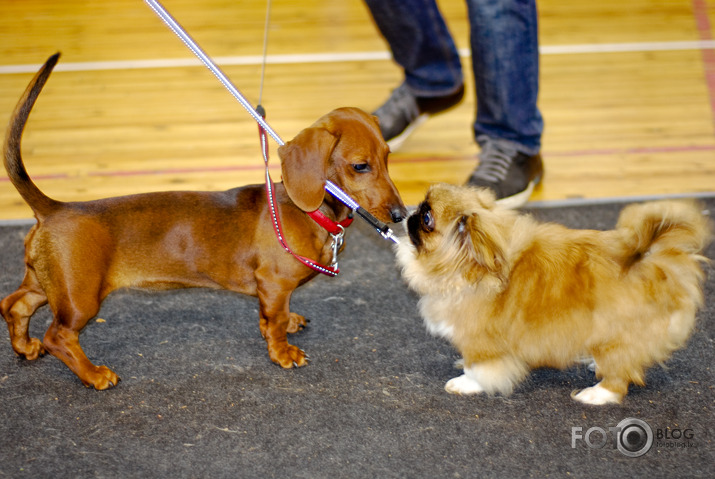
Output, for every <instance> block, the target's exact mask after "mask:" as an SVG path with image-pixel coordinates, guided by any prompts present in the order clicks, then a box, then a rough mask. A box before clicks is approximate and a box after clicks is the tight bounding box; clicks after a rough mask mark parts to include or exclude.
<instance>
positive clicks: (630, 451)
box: [616, 417, 653, 457]
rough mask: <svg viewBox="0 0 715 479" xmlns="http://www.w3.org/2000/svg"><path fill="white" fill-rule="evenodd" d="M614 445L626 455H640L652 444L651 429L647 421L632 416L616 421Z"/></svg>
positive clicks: (648, 449)
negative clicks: (616, 433)
mask: <svg viewBox="0 0 715 479" xmlns="http://www.w3.org/2000/svg"><path fill="white" fill-rule="evenodd" d="M618 429H619V431H618V437H617V439H616V445H617V447H618V450H619V451H621V453H622V454H623V455H625V456H628V457H640V456H642V455H643V454H645V453H646V452H648V451H650V448H651V446H652V445H653V430H652V429H651V428H650V426H649V425H648V423H647V422H645V421H641V420H640V419H634V418H632V417H629V418H626V419H624V420H623V421H621V422H619V423H618Z"/></svg>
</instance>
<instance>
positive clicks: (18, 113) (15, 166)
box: [3, 53, 61, 221]
mask: <svg viewBox="0 0 715 479" xmlns="http://www.w3.org/2000/svg"><path fill="white" fill-rule="evenodd" d="M59 58H60V54H59V53H55V54H54V55H52V56H51V57H50V58H48V59H47V61H46V62H45V64H44V65H43V66H42V68H40V71H38V72H37V74H35V77H34V78H33V79H32V81H31V82H30V84H29V85H28V86H27V89H26V90H25V93H23V95H22V97H21V98H20V101H19V102H18V103H17V106H16V107H15V111H14V112H13V113H12V117H11V118H10V125H9V126H8V130H7V134H6V135H5V145H4V148H3V151H4V152H5V169H6V170H7V174H8V176H9V177H10V181H11V182H12V184H13V185H14V186H15V188H17V191H18V192H19V193H20V196H22V198H23V199H24V200H25V202H26V203H27V204H28V205H29V206H30V208H32V211H33V212H34V213H35V217H36V218H37V220H38V221H41V220H42V219H43V218H45V217H46V216H47V215H49V214H50V213H52V212H53V211H55V210H56V209H57V207H58V206H59V205H61V203H60V202H59V201H56V200H53V199H52V198H50V197H48V196H47V195H45V194H44V193H43V192H42V191H40V189H39V188H38V187H37V185H35V183H33V181H32V180H31V179H30V176H29V175H28V174H27V170H26V169H25V165H24V164H23V162H22V154H21V152H20V142H21V140H22V132H23V131H24V129H25V124H26V123H27V118H28V117H29V116H30V111H31V110H32V107H33V105H34V104H35V101H37V97H38V96H39V95H40V92H41V91H42V87H44V86H45V83H46V82H47V79H48V78H49V77H50V73H52V69H53V68H54V67H55V65H56V64H57V60H58V59H59Z"/></svg>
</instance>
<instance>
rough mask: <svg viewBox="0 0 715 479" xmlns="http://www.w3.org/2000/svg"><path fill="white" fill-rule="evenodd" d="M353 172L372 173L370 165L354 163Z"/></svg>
mask: <svg viewBox="0 0 715 479" xmlns="http://www.w3.org/2000/svg"><path fill="white" fill-rule="evenodd" d="M352 166H353V170H355V171H357V172H358V173H367V172H369V171H370V165H368V164H367V163H353V165H352Z"/></svg>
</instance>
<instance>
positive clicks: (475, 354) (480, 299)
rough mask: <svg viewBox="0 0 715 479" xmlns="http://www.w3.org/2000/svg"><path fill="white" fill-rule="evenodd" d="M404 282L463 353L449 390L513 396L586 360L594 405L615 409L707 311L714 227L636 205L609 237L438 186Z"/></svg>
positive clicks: (433, 326) (666, 207)
mask: <svg viewBox="0 0 715 479" xmlns="http://www.w3.org/2000/svg"><path fill="white" fill-rule="evenodd" d="M407 230H408V234H409V238H410V241H409V242H408V241H402V242H401V243H400V245H399V247H398V261H399V263H401V265H402V267H403V276H404V278H405V279H406V280H407V282H408V284H409V285H410V287H411V288H412V289H414V290H415V291H417V292H418V293H419V294H420V295H421V298H420V302H419V308H420V313H421V315H422V317H423V318H424V321H425V325H426V326H427V329H428V330H429V331H430V332H431V333H433V334H435V335H438V336H442V337H445V338H447V339H449V340H450V341H451V342H452V343H453V344H454V346H455V347H456V348H457V349H458V350H459V352H460V353H461V354H462V356H463V364H464V374H463V375H462V376H459V377H457V378H454V379H452V380H450V381H449V382H448V383H447V385H446V386H445V388H446V389H447V391H449V392H451V393H456V394H474V393H480V392H487V393H495V392H500V393H503V394H509V393H510V392H511V391H512V389H513V388H514V386H515V385H516V384H518V382H520V381H521V380H522V379H523V378H524V377H525V376H526V375H527V373H528V371H529V370H530V369H532V368H538V367H555V368H565V367H568V366H570V365H571V364H573V363H574V362H576V361H578V360H579V359H583V358H585V357H593V359H594V360H595V364H596V369H595V370H596V376H597V377H598V378H600V379H602V380H601V382H600V383H598V384H597V385H596V386H593V387H590V388H586V389H584V390H583V391H581V392H579V393H578V394H575V396H574V398H575V399H577V400H579V401H582V402H585V403H589V404H604V403H609V402H620V401H621V399H622V398H623V396H625V394H626V393H627V391H628V385H629V384H630V383H635V384H639V385H642V384H644V380H645V369H646V368H647V367H649V366H651V365H653V364H657V363H661V362H663V361H665V360H666V359H667V358H668V357H669V356H670V354H671V353H672V352H673V351H674V350H676V349H678V348H680V347H683V345H684V344H685V342H686V340H687V338H688V336H689V335H690V333H691V331H692V329H693V325H694V323H695V312H696V310H697V308H698V307H699V305H700V304H702V293H701V287H702V281H703V276H704V274H703V271H702V269H701V267H700V264H699V263H700V261H701V260H703V257H702V256H700V252H701V251H702V249H703V248H704V246H705V245H706V244H707V241H708V238H709V231H710V226H709V224H708V221H707V219H706V218H705V217H703V215H702V214H701V213H700V211H699V209H698V206H697V205H696V204H694V203H689V202H672V201H671V202H667V201H662V202H652V203H646V204H640V205H631V206H629V207H627V208H626V209H625V210H624V211H623V213H622V214H621V217H620V220H619V222H618V225H617V227H616V229H614V230H610V231H593V230H574V229H568V228H566V227H564V226H561V225H557V224H546V223H543V224H542V223H539V222H537V221H535V220H534V219H533V218H531V217H530V216H528V215H518V214H516V213H515V212H512V211H507V210H503V209H499V208H497V207H496V206H495V203H494V197H493V195H492V194H491V193H489V192H488V191H486V190H478V189H473V188H466V187H456V186H449V185H441V184H439V185H434V186H432V187H431V188H430V190H429V191H428V193H427V196H426V198H425V201H424V202H422V203H421V204H420V205H419V208H418V210H417V212H416V213H414V214H413V215H412V216H410V217H409V219H408V220H407Z"/></svg>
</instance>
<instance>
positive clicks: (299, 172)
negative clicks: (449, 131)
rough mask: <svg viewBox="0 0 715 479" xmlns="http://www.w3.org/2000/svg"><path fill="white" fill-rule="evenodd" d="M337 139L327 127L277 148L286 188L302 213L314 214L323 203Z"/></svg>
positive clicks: (308, 132) (307, 132) (299, 136)
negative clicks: (310, 212) (331, 158)
mask: <svg viewBox="0 0 715 479" xmlns="http://www.w3.org/2000/svg"><path fill="white" fill-rule="evenodd" d="M337 140H338V139H337V137H336V136H334V135H333V134H332V133H330V132H329V131H328V130H326V129H325V128H320V127H310V128H306V129H305V130H303V131H301V132H300V133H298V135H297V136H296V137H295V138H293V139H292V140H291V141H289V142H288V143H286V144H285V145H283V146H281V147H279V148H278V156H280V158H281V171H282V173H283V185H284V186H285V189H286V192H287V193H288V196H289V197H290V199H291V200H293V203H295V204H296V206H298V208H300V209H301V210H303V211H314V210H316V209H318V207H319V206H320V205H321V204H322V203H323V198H324V197H325V189H324V188H325V182H326V180H327V178H326V175H327V169H328V161H329V159H330V155H331V154H332V152H333V148H335V144H336V143H337Z"/></svg>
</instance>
